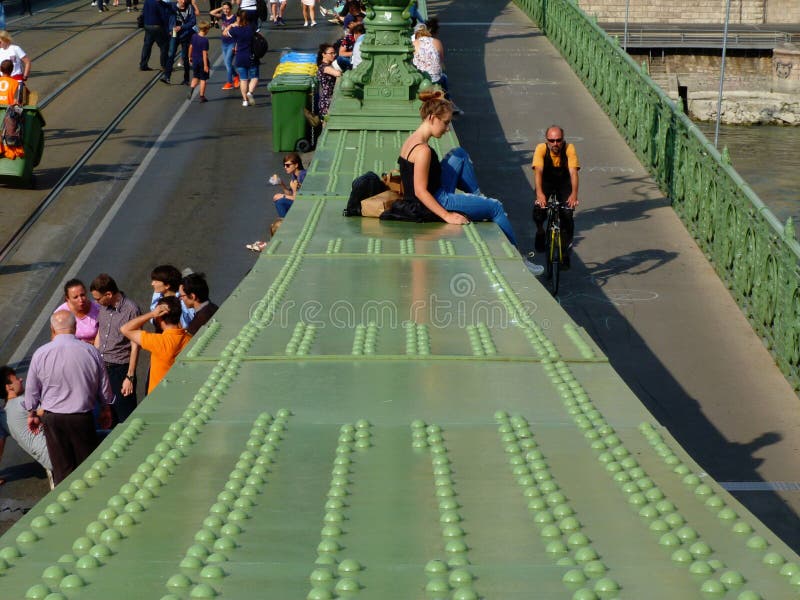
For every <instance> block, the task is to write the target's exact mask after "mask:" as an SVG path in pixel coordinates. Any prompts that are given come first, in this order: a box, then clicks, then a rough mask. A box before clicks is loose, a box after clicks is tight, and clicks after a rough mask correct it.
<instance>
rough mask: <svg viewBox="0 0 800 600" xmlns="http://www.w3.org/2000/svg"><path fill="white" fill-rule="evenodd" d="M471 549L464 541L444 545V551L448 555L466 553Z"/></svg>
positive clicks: (454, 541)
mask: <svg viewBox="0 0 800 600" xmlns="http://www.w3.org/2000/svg"><path fill="white" fill-rule="evenodd" d="M468 549H469V548H468V547H467V544H466V543H464V540H448V541H447V543H446V544H445V545H444V551H445V552H447V553H448V554H457V553H459V552H466V551H467V550H468Z"/></svg>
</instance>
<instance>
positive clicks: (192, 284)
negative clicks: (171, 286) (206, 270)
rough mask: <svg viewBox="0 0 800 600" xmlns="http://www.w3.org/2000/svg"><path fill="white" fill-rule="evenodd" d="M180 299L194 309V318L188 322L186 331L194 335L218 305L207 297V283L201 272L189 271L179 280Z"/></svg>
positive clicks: (215, 310)
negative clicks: (189, 272)
mask: <svg viewBox="0 0 800 600" xmlns="http://www.w3.org/2000/svg"><path fill="white" fill-rule="evenodd" d="M180 289H181V300H182V301H183V304H184V306H186V308H192V309H194V318H193V319H192V320H191V321H190V322H189V326H188V327H187V328H186V333H188V334H189V335H194V334H195V333H197V330H198V329H200V328H201V327H202V326H203V325H205V324H206V323H208V321H209V319H211V317H213V316H214V313H215V312H217V309H218V308H219V306H217V305H216V304H214V303H213V302H211V301H210V300H209V299H208V283H207V282H206V278H205V275H203V274H202V273H191V274H189V275H187V276H186V277H184V278H183V279H182V280H181V288H180Z"/></svg>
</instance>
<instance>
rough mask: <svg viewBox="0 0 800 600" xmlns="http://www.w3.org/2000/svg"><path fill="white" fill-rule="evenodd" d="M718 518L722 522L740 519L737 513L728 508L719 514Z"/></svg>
mask: <svg viewBox="0 0 800 600" xmlns="http://www.w3.org/2000/svg"><path fill="white" fill-rule="evenodd" d="M717 517H718V518H719V519H720V520H722V521H733V520H734V519H736V518H738V515H737V514H736V511H734V510H733V509H732V508H729V507H727V506H726V507H725V508H723V509H721V510H720V511H719V512H718V513H717Z"/></svg>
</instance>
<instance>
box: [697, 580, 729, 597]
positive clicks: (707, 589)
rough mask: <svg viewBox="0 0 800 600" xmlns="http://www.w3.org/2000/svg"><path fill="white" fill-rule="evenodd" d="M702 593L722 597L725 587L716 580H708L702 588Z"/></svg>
mask: <svg viewBox="0 0 800 600" xmlns="http://www.w3.org/2000/svg"><path fill="white" fill-rule="evenodd" d="M700 591H701V592H702V593H704V594H713V595H717V594H719V595H722V594H724V593H725V586H724V585H722V584H721V583H720V582H719V581H717V580H716V579H706V580H705V581H704V582H703V585H701V586H700Z"/></svg>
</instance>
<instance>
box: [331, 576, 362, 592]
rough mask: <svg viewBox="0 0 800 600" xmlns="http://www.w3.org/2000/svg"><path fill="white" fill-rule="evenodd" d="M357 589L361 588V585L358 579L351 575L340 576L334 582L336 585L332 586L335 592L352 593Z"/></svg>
mask: <svg viewBox="0 0 800 600" xmlns="http://www.w3.org/2000/svg"><path fill="white" fill-rule="evenodd" d="M359 589H361V586H360V585H359V583H358V581H356V580H355V579H353V578H352V577H342V578H341V579H340V580H339V581H337V582H336V586H335V587H334V590H335V591H336V593H337V594H352V593H354V592H357V591H358V590H359Z"/></svg>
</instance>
